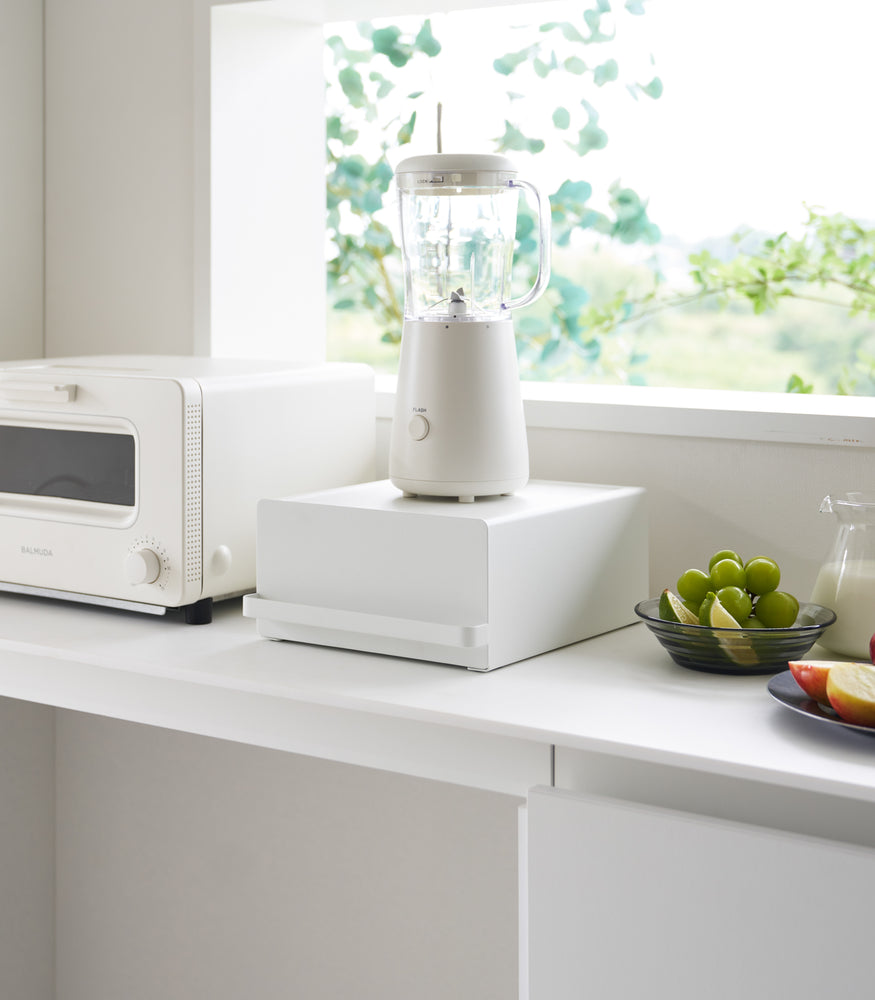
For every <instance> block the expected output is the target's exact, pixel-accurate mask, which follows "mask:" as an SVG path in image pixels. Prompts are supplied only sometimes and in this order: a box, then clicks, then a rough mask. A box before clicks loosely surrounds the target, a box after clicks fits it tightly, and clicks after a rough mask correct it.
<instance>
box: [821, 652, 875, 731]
mask: <svg viewBox="0 0 875 1000" xmlns="http://www.w3.org/2000/svg"><path fill="white" fill-rule="evenodd" d="M826 694H827V697H828V698H829V703H830V705H831V706H832V707H833V709H834V710H835V712H836V714H837V715H838V717H839V718H840V719H842V720H843V721H844V722H850V723H851V724H852V725H854V726H869V727H875V667H873V666H872V664H871V663H837V664H836V665H835V669H834V670H831V671H830V673H829V676H828V678H827V685H826Z"/></svg>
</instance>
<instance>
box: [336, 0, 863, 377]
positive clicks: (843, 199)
mask: <svg viewBox="0 0 875 1000" xmlns="http://www.w3.org/2000/svg"><path fill="white" fill-rule="evenodd" d="M589 3H590V6H586V0H584V3H569V2H567V0H563V2H556V3H535V4H526V5H521V4H515V5H513V6H509V7H501V8H489V9H484V10H472V11H461V12H456V13H452V14H440V15H433V16H432V17H428V18H412V17H409V18H403V19H395V20H386V21H374V22H368V23H350V24H334V25H328V26H326V49H325V52H326V57H325V65H326V101H327V107H326V124H327V197H328V226H327V245H326V258H327V273H328V291H329V357H330V358H331V359H333V360H338V359H344V360H362V361H366V362H368V363H370V364H372V365H373V366H374V367H375V368H377V369H378V370H382V371H394V370H395V368H396V366H397V358H398V349H399V341H400V336H401V324H402V314H403V299H402V295H403V292H402V283H401V268H400V254H399V251H398V249H397V245H396V239H397V226H396V214H397V205H396V202H395V198H394V191H393V187H392V177H393V169H394V167H395V165H396V164H397V163H398V162H400V160H401V159H403V158H404V157H406V156H409V155H414V154H420V153H431V152H436V151H437V117H438V114H437V107H438V103H440V105H441V108H442V115H441V133H442V141H443V150H444V151H448V152H499V153H503V154H505V155H507V156H508V157H510V158H511V159H513V160H514V161H515V163H516V165H517V167H518V169H519V173H520V176H521V177H524V178H526V179H528V180H530V181H532V182H533V183H535V184H537V185H538V186H539V187H540V188H541V190H542V191H543V192H544V193H545V194H547V195H549V198H550V205H551V215H552V228H553V240H552V242H553V274H552V278H551V282H550V286H549V288H548V290H547V292H546V294H545V295H544V296H543V297H542V298H541V299H540V300H539V301H538V302H536V303H534V304H533V305H532V306H530V307H528V308H524V309H521V310H518V311H516V312H515V313H514V324H515V330H516V336H517V345H518V354H519V359H520V374H521V376H522V378H524V379H531V380H567V381H588V382H601V383H608V384H611V383H613V384H640V385H654V386H658V385H662V386H676V387H678V386H692V387H697V388H713V389H753V390H764V391H785V390H786V391H795V392H810V391H816V392H823V393H853V394H859V395H873V394H875V205H873V200H872V184H871V181H870V180H869V173H870V168H869V157H868V153H867V150H868V146H869V139H868V129H867V125H866V122H867V118H868V110H869V104H870V101H869V92H870V90H869V80H868V71H867V68H866V67H867V65H868V58H869V57H868V51H867V39H869V38H871V37H872V32H871V30H870V29H873V28H875V8H873V10H872V12H871V13H870V12H869V10H868V5H862V4H860V3H859V2H857V0H833V3H831V4H830V5H829V6H825V5H823V4H822V3H819V2H818V3H815V2H813V0H766V2H763V0H734V2H731V3H730V2H728V0H719V2H714V3H709V4H702V3H701V0H658V2H657V0H589ZM534 228H535V227H534V216H533V213H532V211H531V207H530V206H528V205H527V204H526V203H525V202H524V201H523V200H521V203H520V213H519V221H518V226H517V252H516V258H515V264H514V280H515V283H516V282H519V287H520V289H522V288H524V287H526V286H527V284H528V283H529V282H530V279H531V274H532V270H533V268H534V267H535V266H536V253H535V244H534V239H533V238H534V236H535V232H534Z"/></svg>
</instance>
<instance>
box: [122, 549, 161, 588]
mask: <svg viewBox="0 0 875 1000" xmlns="http://www.w3.org/2000/svg"><path fill="white" fill-rule="evenodd" d="M125 572H126V573H127V577H128V582H129V583H132V584H137V583H154V582H155V581H156V580H157V579H158V577H159V576H160V574H161V560H160V558H159V557H158V553H157V552H153V551H152V549H136V550H135V551H134V552H129V553H128V557H127V559H126V560H125Z"/></svg>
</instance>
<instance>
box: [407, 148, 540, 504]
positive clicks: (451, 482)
mask: <svg viewBox="0 0 875 1000" xmlns="http://www.w3.org/2000/svg"><path fill="white" fill-rule="evenodd" d="M396 184H397V188H398V194H399V201H400V210H401V252H402V258H403V266H404V326H403V329H402V335H401V357H400V362H399V369H398V387H397V393H396V401H395V416H394V419H393V422H392V433H391V438H390V444H389V478H390V479H391V480H392V482H393V483H394V484H395V486H397V487H398V488H399V489H400V490H402V492H403V493H404V494H405V495H407V496H419V495H425V496H448V497H457V498H458V499H459V500H461V501H472V500H474V498H475V497H478V496H492V495H496V494H504V493H511V492H513V491H514V490H517V489H520V488H521V487H523V486H524V485H525V484H526V482H527V481H528V475H529V457H528V443H527V440H526V427H525V419H524V416H523V406H522V396H521V394H520V386H519V368H518V364H517V356H516V340H515V337H514V331H513V320H512V318H511V311H512V310H513V309H517V308H520V307H522V306H524V305H527V304H528V303H530V302H533V301H534V300H535V299H536V298H537V297H538V296H539V295H540V294H541V292H542V291H543V290H544V288H545V287H546V285H547V282H548V281H549V277H550V243H549V208H547V210H546V211H544V210H543V209H542V207H541V205H542V202H541V197H540V195H539V193H538V191H537V189H536V188H535V187H534V186H533V185H531V184H529V183H528V182H526V181H522V180H518V179H517V177H516V170H515V169H514V166H513V164H512V163H511V161H510V160H508V159H507V158H506V157H504V156H498V155H494V154H483V155H478V154H455V153H438V154H435V155H432V156H414V157H410V158H408V159H406V160H404V161H403V162H402V163H400V164H399V166H398V168H397V170H396ZM520 189H523V190H525V191H526V192H527V193H528V194H530V195H532V197H533V200H534V203H535V206H536V208H537V212H538V220H539V221H538V232H539V237H540V239H539V246H538V274H537V277H536V279H535V282H534V284H533V286H532V287H531V288H530V289H529V290H528V291H527V292H526V293H525V294H524V295H522V296H520V297H519V298H512V297H511V267H512V263H513V253H514V244H515V238H516V217H517V200H518V197H519V191H520Z"/></svg>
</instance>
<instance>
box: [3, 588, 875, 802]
mask: <svg viewBox="0 0 875 1000" xmlns="http://www.w3.org/2000/svg"><path fill="white" fill-rule="evenodd" d="M812 655H816V650H815V651H813V654H812ZM767 681H768V678H767V677H763V676H756V677H739V676H720V675H712V674H706V673H698V672H696V671H690V670H685V669H683V668H681V667H678V666H676V665H675V664H674V663H673V662H672V661H671V660H670V659H669V657H668V656H667V654H665V653H664V652H663V650H662V649H661V647H660V646H659V645H658V643H657V642H656V640H655V639H654V638H653V637H652V636H651V635H650V633H649V632H648V631H647V629H646V628H645V627H644V626H643V625H641V624H636V625H631V626H628V627H626V628H623V629H619V630H617V631H615V632H611V633H608V634H606V635H603V636H598V637H596V638H593V639H589V640H587V641H585V642H582V643H578V644H576V645H574V646H569V647H566V648H564V649H560V650H555V651H553V652H551V653H547V654H544V655H542V656H538V657H535V658H532V659H530V660H526V661H523V662H521V663H516V664H511V665H509V666H506V667H502V668H501V669H499V670H495V671H492V672H489V673H476V672H469V671H466V670H464V669H461V668H458V667H449V666H443V665H439V664H432V663H423V662H419V661H414V660H402V659H395V658H393V657H385V656H377V655H373V654H368V653H359V652H350V651H346V650H339V649H332V648H326V647H319V646H308V645H302V644H298V643H288V642H273V641H270V640H267V639H263V638H261V637H260V636H259V635H258V634H257V632H256V626H255V623H254V622H253V621H251V620H249V619H246V618H243V616H242V614H241V609H240V601H239V600H234V601H227V602H223V603H222V604H219V605H216V607H215V612H214V620H213V622H212V624H210V625H205V626H189V625H185V624H183V623H182V621H181V619H178V618H176V617H174V616H168V617H166V618H164V617H152V616H148V615H138V614H136V613H133V612H126V611H115V610H110V609H103V608H96V607H90V606H82V605H74V604H67V603H64V602H54V601H49V600H45V599H41V598H35V597H27V596H20V595H15V594H0V695H5V696H8V697H12V698H21V699H24V700H27V701H34V702H40V703H44V704H47V705H54V706H58V707H62V708H68V709H72V710H76V711H82V712H90V713H95V714H99V715H108V716H112V717H117V718H122V719H129V720H131V721H135V722H140V723H145V724H149V725H155V726H161V727H165V728H174V729H179V730H182V731H187V732H195V733H203V734H205V735H210V736H215V737H219V738H225V739H231V740H236V741H238V742H247V743H252V744H255V745H260V746H268V747H276V748H279V749H285V750H289V751H292V752H299V753H305V754H309V755H315V756H323V757H327V758H330V759H337V760H345V761H348V762H350V763H360V764H364V765H368V766H376V767H384V768H389V769H392V770H398V771H401V772H405V773H413V774H420V775H422V776H426V777H435V778H439V779H442V780H451V781H458V782H460V783H463V784H471V785H474V786H477V787H486V788H493V789H495V790H499V791H508V792H512V793H515V794H524V793H525V790H526V788H528V787H531V786H532V785H534V784H543V783H548V782H549V780H550V760H551V757H550V753H551V749H552V747H553V746H559V747H567V748H571V749H579V750H596V751H601V752H605V753H610V754H614V755H617V756H620V757H626V758H635V759H641V760H647V761H653V762H660V763H667V764H677V765H680V766H684V767H690V768H695V769H697V770H699V771H705V772H712V773H718V774H724V775H729V776H735V777H746V778H752V779H756V780H764V781H769V782H773V783H777V784H781V785H784V786H788V787H795V788H807V789H812V790H817V791H824V792H829V793H832V794H837V795H842V796H846V797H849V798H853V799H859V800H863V801H867V802H875V733H873V735H872V736H869V735H868V734H865V733H858V732H854V731H850V730H846V729H842V728H840V727H837V726H830V725H826V724H823V723H818V722H816V721H814V720H811V719H807V718H804V717H802V716H799V715H797V714H796V713H793V712H791V711H789V710H788V709H786V708H784V707H783V706H781V705H779V704H777V703H776V702H775V701H774V700H773V699H772V698H771V697H770V696H769V694H768V692H767V690H766V684H767Z"/></svg>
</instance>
